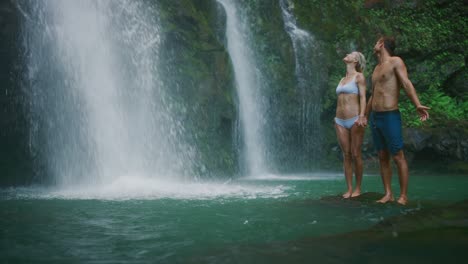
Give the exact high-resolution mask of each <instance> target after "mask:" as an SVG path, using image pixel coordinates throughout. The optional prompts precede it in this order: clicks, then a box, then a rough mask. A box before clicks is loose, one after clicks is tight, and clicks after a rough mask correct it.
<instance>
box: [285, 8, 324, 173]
mask: <svg viewBox="0 0 468 264" xmlns="http://www.w3.org/2000/svg"><path fill="white" fill-rule="evenodd" d="M279 4H280V7H281V11H282V15H283V21H284V28H285V30H286V32H287V33H288V35H289V37H290V38H291V41H292V44H293V49H294V59H295V76H296V79H297V89H298V90H299V93H298V96H299V97H300V98H299V100H300V101H301V108H300V114H299V119H298V122H299V127H300V128H301V133H298V135H299V137H300V138H299V141H300V142H302V145H303V147H304V148H305V152H306V153H309V155H310V156H308V157H304V158H306V159H308V160H310V161H311V162H314V161H316V160H317V159H318V157H319V154H320V141H321V139H320V137H321V135H320V111H321V97H322V94H321V89H322V81H321V76H322V75H323V74H322V71H323V69H322V68H323V66H321V65H320V63H321V61H322V60H321V58H320V56H321V54H320V50H319V47H318V46H317V42H316V40H315V38H314V37H313V36H312V35H311V34H310V33H309V32H307V31H305V30H303V29H300V28H299V27H298V26H297V22H296V18H295V17H294V15H293V14H292V10H293V4H292V3H291V2H290V1H288V0H279ZM315 165H317V164H315Z"/></svg>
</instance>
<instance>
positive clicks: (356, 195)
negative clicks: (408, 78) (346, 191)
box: [351, 189, 361, 197]
mask: <svg viewBox="0 0 468 264" xmlns="http://www.w3.org/2000/svg"><path fill="white" fill-rule="evenodd" d="M359 195H361V189H356V190H354V192H353V193H352V194H351V197H358V196H359Z"/></svg>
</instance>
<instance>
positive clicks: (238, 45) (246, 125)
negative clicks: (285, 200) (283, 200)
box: [217, 0, 268, 176]
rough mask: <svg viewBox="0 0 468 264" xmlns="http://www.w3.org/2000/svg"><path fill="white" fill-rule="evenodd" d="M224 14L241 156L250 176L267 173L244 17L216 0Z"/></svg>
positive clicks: (257, 84) (226, 1) (254, 72)
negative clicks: (236, 92) (238, 121)
mask: <svg viewBox="0 0 468 264" xmlns="http://www.w3.org/2000/svg"><path fill="white" fill-rule="evenodd" d="M217 1H218V2H219V3H220V4H221V5H222V6H223V7H224V10H225V13H226V19H227V21H226V37H227V49H228V52H229V55H230V57H231V61H232V64H233V67H234V74H235V80H236V87H237V91H238V97H239V116H240V117H239V118H240V129H241V135H242V139H243V140H242V141H243V142H242V143H243V147H242V149H243V153H242V154H241V155H242V156H243V158H244V162H245V164H246V166H245V167H246V173H247V175H249V176H258V175H263V174H266V173H268V168H267V166H266V160H265V153H266V150H265V142H264V141H263V140H264V135H263V133H264V132H265V131H264V128H263V123H264V118H263V110H264V109H262V106H261V101H262V100H261V99H260V94H259V87H260V85H261V83H260V81H259V78H258V76H257V75H258V74H257V66H256V64H255V61H254V54H253V52H252V50H250V48H249V47H251V45H250V43H249V34H248V29H247V27H246V18H245V17H242V16H241V14H240V10H239V9H238V8H237V6H236V1H230V0H217Z"/></svg>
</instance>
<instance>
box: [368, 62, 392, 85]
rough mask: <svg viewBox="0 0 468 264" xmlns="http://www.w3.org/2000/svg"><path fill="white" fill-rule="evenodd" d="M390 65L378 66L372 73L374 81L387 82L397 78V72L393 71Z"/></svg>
mask: <svg viewBox="0 0 468 264" xmlns="http://www.w3.org/2000/svg"><path fill="white" fill-rule="evenodd" d="M389 66H390V65H388V66H387V65H385V66H377V67H376V68H375V70H374V73H373V74H372V82H373V83H375V84H377V83H387V82H388V81H391V80H393V79H395V72H394V71H393V68H392V67H389Z"/></svg>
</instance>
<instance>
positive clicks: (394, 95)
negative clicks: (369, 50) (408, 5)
mask: <svg viewBox="0 0 468 264" xmlns="http://www.w3.org/2000/svg"><path fill="white" fill-rule="evenodd" d="M394 49H395V41H394V40H393V38H389V37H381V38H379V40H378V41H377V43H376V44H375V46H374V53H375V54H376V55H377V58H378V64H377V66H376V67H375V69H374V72H373V74H372V94H371V96H370V98H369V100H368V102H367V104H366V79H365V77H364V75H363V73H362V72H363V70H364V67H365V64H366V60H365V57H364V55H362V53H360V52H357V51H355V52H352V53H350V54H348V55H346V57H345V58H344V59H343V61H344V63H345V64H346V76H345V77H344V78H343V79H341V81H340V83H339V84H338V87H337V88H336V94H337V97H338V102H337V107H336V118H335V129H336V135H337V138H338V142H339V144H340V147H341V150H342V152H343V167H344V174H345V179H346V184H347V187H348V190H347V192H346V193H344V194H343V198H350V197H356V196H359V195H360V194H361V182H362V174H363V165H362V157H361V145H362V142H363V138H364V131H365V127H366V126H367V120H368V119H369V121H370V126H371V130H372V137H373V140H374V145H375V148H376V150H377V151H378V156H379V163H380V174H381V177H382V181H383V185H384V189H385V195H384V196H383V197H382V198H381V199H380V200H378V201H377V202H379V203H386V202H389V201H393V200H394V198H393V193H392V189H391V178H392V170H391V166H390V159H393V161H394V162H395V164H396V166H397V168H398V176H399V182H400V197H399V198H398V200H397V202H398V203H399V204H403V205H405V204H406V203H407V202H408V196H407V192H408V164H407V162H406V159H405V156H404V153H403V138H402V127H401V116H400V112H399V110H398V97H399V95H400V88H401V87H403V89H404V91H405V92H406V94H407V96H408V97H409V99H410V100H411V102H412V103H413V104H414V106H415V107H416V111H417V112H418V114H419V117H420V119H421V120H422V121H425V120H426V119H428V118H429V113H428V112H427V110H429V108H428V107H426V106H423V105H421V103H420V102H419V99H418V96H417V94H416V90H415V89H414V87H413V84H412V83H411V81H410V80H409V79H408V73H407V71H406V66H405V63H404V62H403V60H402V59H401V58H399V57H396V56H393V52H394ZM369 115H370V116H369ZM353 163H354V164H353ZM353 165H354V174H355V176H356V187H355V189H354V191H353Z"/></svg>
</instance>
